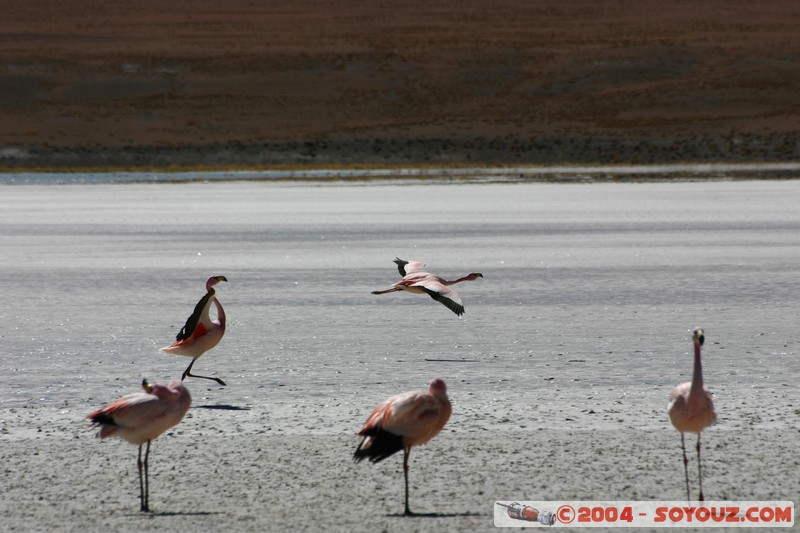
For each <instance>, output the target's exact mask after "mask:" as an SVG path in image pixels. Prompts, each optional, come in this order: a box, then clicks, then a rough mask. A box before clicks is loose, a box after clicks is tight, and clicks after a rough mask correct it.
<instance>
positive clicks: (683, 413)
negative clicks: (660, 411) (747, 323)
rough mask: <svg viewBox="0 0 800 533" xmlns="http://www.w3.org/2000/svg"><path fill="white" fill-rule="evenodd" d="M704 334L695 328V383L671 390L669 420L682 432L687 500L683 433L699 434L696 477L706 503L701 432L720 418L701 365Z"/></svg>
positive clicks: (687, 462) (693, 333)
mask: <svg viewBox="0 0 800 533" xmlns="http://www.w3.org/2000/svg"><path fill="white" fill-rule="evenodd" d="M704 341H705V335H704V334H703V330H702V329H700V328H695V329H694V330H693V331H692V343H693V344H694V373H693V374H692V381H691V382H689V381H687V382H686V383H681V384H680V385H678V386H677V387H675V389H674V390H673V391H672V395H671V396H670V402H669V419H670V421H671V422H672V425H673V426H675V429H677V430H678V431H680V432H681V449H682V450H683V471H684V474H685V476H686V500H687V501H691V497H690V496H689V460H688V459H687V458H686V444H685V442H684V439H683V434H684V433H686V432H687V431H688V432H692V433H697V474H698V478H699V480H700V501H701V502H702V501H703V471H702V466H701V464H700V432H701V431H703V430H704V429H705V428H707V427H708V426H710V425H711V424H712V423H714V421H715V420H716V419H717V415H716V414H714V398H713V397H712V396H711V393H710V392H708V389H707V388H705V387H704V386H703V367H702V364H701V362H700V347H701V346H703V342H704Z"/></svg>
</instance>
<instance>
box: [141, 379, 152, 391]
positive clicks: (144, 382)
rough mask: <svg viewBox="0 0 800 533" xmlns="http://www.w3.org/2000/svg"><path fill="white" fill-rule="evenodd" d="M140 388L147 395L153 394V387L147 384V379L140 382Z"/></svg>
mask: <svg viewBox="0 0 800 533" xmlns="http://www.w3.org/2000/svg"><path fill="white" fill-rule="evenodd" d="M142 388H143V389H144V391H145V392H146V393H147V394H151V393H152V392H153V386H152V385H150V384H149V383H148V382H147V379H143V380H142Z"/></svg>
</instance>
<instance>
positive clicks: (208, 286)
mask: <svg viewBox="0 0 800 533" xmlns="http://www.w3.org/2000/svg"><path fill="white" fill-rule="evenodd" d="M220 281H228V278H226V277H225V276H211V277H210V278H208V281H206V292H208V291H210V290H211V287H213V286H214V285H216V284H217V283H219V282H220Z"/></svg>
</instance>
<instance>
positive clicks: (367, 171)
mask: <svg viewBox="0 0 800 533" xmlns="http://www.w3.org/2000/svg"><path fill="white" fill-rule="evenodd" d="M59 176H60V178H59ZM798 178H800V161H797V162H770V163H735V164H730V163H698V164H693V163H680V164H667V165H659V164H651V165H496V166H468V165H438V166H437V165H425V166H399V165H354V166H347V165H331V166H323V165H313V166H307V167H304V166H301V165H283V166H279V167H250V168H214V167H189V168H182V167H164V168H148V169H147V170H130V169H126V168H114V167H111V168H104V169H95V168H71V169H59V168H40V169H32V170H30V171H27V170H26V171H19V170H15V169H8V168H2V167H0V184H6V185H15V184H27V185H33V184H37V183H47V184H68V183H82V184H86V183H154V182H158V183H195V182H208V181H240V182H293V181H298V182H306V183H313V182H323V183H328V182H381V181H392V182H396V181H398V180H404V181H414V182H423V181H424V182H437V183H441V182H447V181H457V182H470V183H474V182H490V183H520V182H541V183H590V182H640V181H684V180H703V181H709V180H721V181H725V180H781V179H788V180H791V179H798Z"/></svg>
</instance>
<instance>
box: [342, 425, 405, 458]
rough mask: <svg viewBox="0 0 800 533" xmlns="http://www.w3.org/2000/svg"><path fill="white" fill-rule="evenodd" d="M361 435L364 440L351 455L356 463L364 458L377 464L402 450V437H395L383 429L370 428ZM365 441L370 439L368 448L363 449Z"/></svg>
mask: <svg viewBox="0 0 800 533" xmlns="http://www.w3.org/2000/svg"><path fill="white" fill-rule="evenodd" d="M362 435H364V440H362V441H361V444H359V445H358V448H357V449H356V452H355V453H354V454H353V460H354V461H355V462H357V463H358V462H361V461H362V460H363V459H365V458H367V459H369V461H370V462H371V463H379V462H381V461H383V460H384V459H386V458H387V457H390V456H392V455H394V454H395V453H397V452H399V451H400V450H402V449H403V448H404V446H403V437H402V436H400V435H395V434H394V433H391V432H389V431H386V430H385V429H383V428H371V429H369V430H367V432H366V433H362ZM367 439H370V442H369V446H367V447H364V443H365V442H366V441H367Z"/></svg>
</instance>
